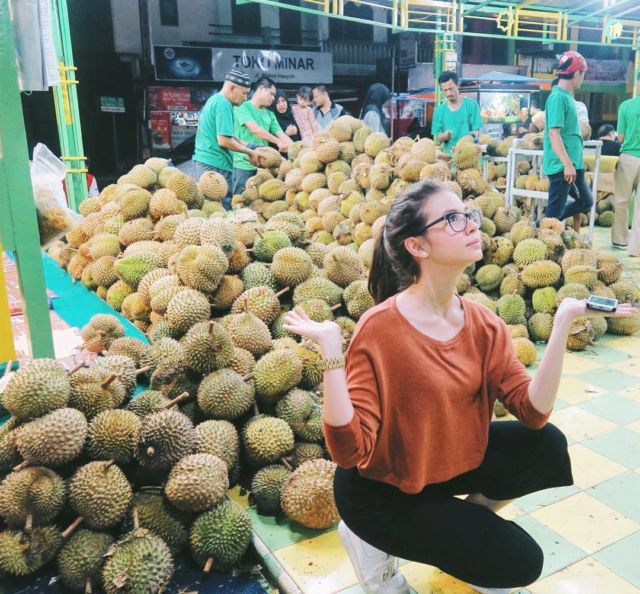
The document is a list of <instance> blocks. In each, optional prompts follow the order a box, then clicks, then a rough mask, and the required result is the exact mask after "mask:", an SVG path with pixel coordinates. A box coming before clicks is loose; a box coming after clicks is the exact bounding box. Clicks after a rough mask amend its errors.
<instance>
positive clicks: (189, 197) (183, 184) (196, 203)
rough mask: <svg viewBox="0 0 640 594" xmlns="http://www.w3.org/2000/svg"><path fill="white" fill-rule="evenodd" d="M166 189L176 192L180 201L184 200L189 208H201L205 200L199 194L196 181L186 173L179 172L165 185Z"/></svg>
mask: <svg viewBox="0 0 640 594" xmlns="http://www.w3.org/2000/svg"><path fill="white" fill-rule="evenodd" d="M164 187H165V188H168V189H169V190H172V191H173V192H175V195H176V196H177V197H178V200H182V202H184V203H185V204H186V205H187V207H189V208H201V207H202V203H203V202H204V198H203V196H202V194H200V192H198V185H197V184H196V181H195V180H194V179H193V178H192V177H191V176H190V175H187V174H186V173H182V172H181V171H177V172H176V173H174V174H173V175H171V176H170V177H169V178H168V179H167V180H166V182H165V184H164Z"/></svg>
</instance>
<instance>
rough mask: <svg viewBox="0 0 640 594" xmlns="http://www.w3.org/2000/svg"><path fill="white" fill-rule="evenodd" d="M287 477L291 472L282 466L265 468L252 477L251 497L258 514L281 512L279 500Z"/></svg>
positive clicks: (276, 465) (274, 465) (273, 465)
mask: <svg viewBox="0 0 640 594" xmlns="http://www.w3.org/2000/svg"><path fill="white" fill-rule="evenodd" d="M289 476H291V471H290V470H288V469H287V468H286V467H285V466H283V465H282V464H272V465H270V466H265V467H264V468H261V469H260V470H258V472H256V473H255V474H254V475H253V479H252V480H251V495H252V498H253V501H254V502H255V505H256V508H257V509H258V513H260V514H266V515H271V514H277V513H279V512H280V511H282V507H281V505H280V498H281V496H282V489H283V487H284V485H285V483H286V482H287V480H289Z"/></svg>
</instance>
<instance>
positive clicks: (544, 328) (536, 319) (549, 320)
mask: <svg viewBox="0 0 640 594" xmlns="http://www.w3.org/2000/svg"><path fill="white" fill-rule="evenodd" d="M527 326H528V328H529V335H530V337H531V340H533V341H535V342H547V341H548V340H549V337H550V336H551V330H552V329H553V316H552V315H551V314H550V313H535V314H533V315H532V316H531V317H530V318H529V321H528V322H527Z"/></svg>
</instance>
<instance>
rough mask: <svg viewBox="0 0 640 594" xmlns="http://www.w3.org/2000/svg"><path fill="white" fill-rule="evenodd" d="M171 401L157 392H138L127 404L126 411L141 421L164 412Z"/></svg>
mask: <svg viewBox="0 0 640 594" xmlns="http://www.w3.org/2000/svg"><path fill="white" fill-rule="evenodd" d="M170 402H171V401H170V400H169V399H168V398H167V397H166V396H165V395H164V394H162V392H160V391H158V390H145V391H144V392H140V394H138V395H137V396H136V397H135V398H132V399H131V401H130V402H129V403H128V404H127V407H126V410H128V411H131V412H132V413H133V414H135V415H136V416H137V417H138V418H140V419H142V418H144V417H146V416H148V415H150V414H153V413H154V412H160V411H161V410H164V408H165V406H166V405H167V404H169V403H170Z"/></svg>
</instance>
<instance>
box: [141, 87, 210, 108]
mask: <svg viewBox="0 0 640 594" xmlns="http://www.w3.org/2000/svg"><path fill="white" fill-rule="evenodd" d="M213 93H214V90H213V89H192V88H190V87H156V86H154V87H149V88H148V89H147V96H148V98H149V109H150V110H152V111H200V110H201V109H202V106H203V105H204V104H205V103H206V102H207V99H208V98H209V97H210V96H211V95H212V94H213Z"/></svg>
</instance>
